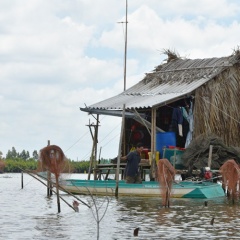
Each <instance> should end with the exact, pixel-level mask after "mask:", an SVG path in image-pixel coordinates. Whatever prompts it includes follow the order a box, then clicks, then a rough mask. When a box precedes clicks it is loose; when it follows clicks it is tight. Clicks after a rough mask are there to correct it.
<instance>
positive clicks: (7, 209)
mask: <svg viewBox="0 0 240 240" xmlns="http://www.w3.org/2000/svg"><path fill="white" fill-rule="evenodd" d="M78 177H79V175H78ZM81 178H84V176H81ZM46 193H47V191H46V188H45V186H43V185H42V184H41V183H39V182H38V181H37V180H35V179H33V178H31V177H30V176H27V175H24V188H23V189H21V175H20V174H2V175H0V194H1V197H0V206H1V218H0V226H1V229H4V231H0V239H10V240H13V239H14V240H15V239H24V240H26V239H39V240H44V239H64V240H65V239H72V240H75V239H83V240H84V239H86V240H88V239H96V236H97V235H96V233H97V231H96V229H97V225H96V220H95V219H94V216H93V213H94V211H93V212H92V210H91V209H89V208H87V207H86V206H84V205H83V204H80V206H79V213H76V212H74V211H73V210H72V209H71V208H69V207H68V206H67V205H66V204H65V203H63V202H61V213H60V214H58V213H57V200H56V196H55V195H53V196H52V197H51V198H48V197H46ZM62 197H63V198H64V199H65V200H66V201H68V203H71V202H72V200H73V197H71V196H68V195H66V194H62ZM80 198H81V200H83V201H85V202H89V203H92V199H91V198H90V197H89V196H80ZM96 200H98V201H99V202H98V205H99V206H102V208H101V211H104V208H105V207H106V205H104V204H103V205H101V204H102V203H104V201H105V199H104V198H103V197H99V198H98V199H96ZM204 201H205V200H204V199H172V200H171V207H170V208H169V209H168V208H162V207H161V199H158V198H136V197H135V198H132V197H119V198H118V199H116V198H114V197H112V198H111V199H110V204H109V206H108V209H107V213H106V215H105V217H104V218H103V219H102V221H101V222H100V239H104V240H108V239H121V240H122V239H144V240H145V239H239V238H240V220H239V219H240V211H239V203H236V204H235V205H233V204H232V203H231V202H228V201H227V199H225V198H224V197H223V198H218V199H212V200H208V204H207V206H205V204H204ZM100 215H101V214H100ZM213 217H214V224H213V225H211V223H210V222H211V219H212V218H213ZM137 227H140V230H139V236H138V237H133V230H134V229H135V228H137Z"/></svg>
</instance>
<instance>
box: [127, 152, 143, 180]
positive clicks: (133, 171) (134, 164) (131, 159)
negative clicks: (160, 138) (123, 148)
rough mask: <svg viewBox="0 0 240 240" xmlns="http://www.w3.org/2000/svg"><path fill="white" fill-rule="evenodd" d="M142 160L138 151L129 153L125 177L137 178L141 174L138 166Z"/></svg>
mask: <svg viewBox="0 0 240 240" xmlns="http://www.w3.org/2000/svg"><path fill="white" fill-rule="evenodd" d="M140 161H141V156H140V155H139V153H138V152H137V151H134V152H130V153H129V154H128V155H127V165H126V168H125V177H132V178H135V177H136V176H138V175H139V172H138V166H139V163H140Z"/></svg>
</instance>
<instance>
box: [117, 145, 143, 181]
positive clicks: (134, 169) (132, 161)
mask: <svg viewBox="0 0 240 240" xmlns="http://www.w3.org/2000/svg"><path fill="white" fill-rule="evenodd" d="M142 151H143V144H142V143H138V144H137V146H136V150H135V151H132V152H129V153H128V154H127V155H126V156H124V157H121V159H122V160H126V161H127V165H126V168H125V172H124V176H125V182H126V183H142V179H141V174H140V172H139V163H140V161H141V152H142Z"/></svg>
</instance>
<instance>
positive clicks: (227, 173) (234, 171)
mask: <svg viewBox="0 0 240 240" xmlns="http://www.w3.org/2000/svg"><path fill="white" fill-rule="evenodd" d="M220 173H221V175H222V186H223V188H224V190H225V193H226V195H227V196H228V197H229V198H231V199H236V198H238V197H239V182H240V168H239V165H238V164H237V163H236V162H235V161H234V160H233V159H230V160H227V161H226V162H225V163H224V164H223V165H222V166H221V168H220Z"/></svg>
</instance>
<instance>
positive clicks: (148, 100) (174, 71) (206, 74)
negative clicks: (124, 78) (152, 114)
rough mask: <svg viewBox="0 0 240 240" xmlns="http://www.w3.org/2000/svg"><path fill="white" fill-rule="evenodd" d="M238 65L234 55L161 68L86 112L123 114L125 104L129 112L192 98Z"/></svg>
mask: <svg viewBox="0 0 240 240" xmlns="http://www.w3.org/2000/svg"><path fill="white" fill-rule="evenodd" d="M238 61H239V60H238V58H236V56H234V55H232V56H230V57H222V58H209V59H195V60H192V59H177V60H173V61H171V62H169V63H165V64H162V65H159V66H158V67H156V69H155V71H154V72H152V73H148V74H146V76H145V78H144V79H143V80H142V81H140V82H139V83H137V84H136V85H134V86H132V87H131V88H129V89H127V90H126V91H124V92H122V93H121V94H119V95H117V96H114V97H111V98H108V99H106V100H104V101H101V102H98V103H96V104H93V105H91V106H89V107H88V108H85V110H84V111H89V112H90V111H91V110H94V109H106V110H107V109H108V110H110V109H111V110H121V109H122V107H123V104H125V107H126V109H133V108H149V107H154V106H156V105H158V106H160V105H163V104H165V103H168V102H170V101H173V100H175V99H179V98H182V97H184V96H186V95H189V94H191V93H192V92H193V91H194V90H195V89H197V88H198V87H200V86H201V85H203V84H204V83H206V82H207V81H209V80H210V79H212V78H213V77H215V76H216V75H218V74H219V73H221V72H222V71H223V70H224V69H226V68H227V67H230V66H233V64H235V63H236V62H238Z"/></svg>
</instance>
